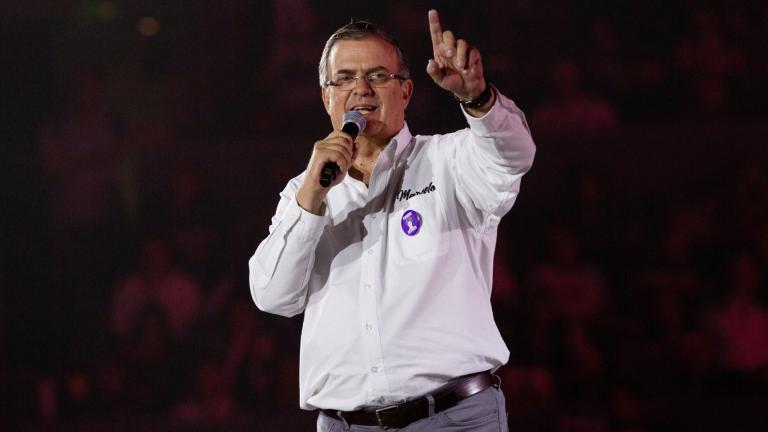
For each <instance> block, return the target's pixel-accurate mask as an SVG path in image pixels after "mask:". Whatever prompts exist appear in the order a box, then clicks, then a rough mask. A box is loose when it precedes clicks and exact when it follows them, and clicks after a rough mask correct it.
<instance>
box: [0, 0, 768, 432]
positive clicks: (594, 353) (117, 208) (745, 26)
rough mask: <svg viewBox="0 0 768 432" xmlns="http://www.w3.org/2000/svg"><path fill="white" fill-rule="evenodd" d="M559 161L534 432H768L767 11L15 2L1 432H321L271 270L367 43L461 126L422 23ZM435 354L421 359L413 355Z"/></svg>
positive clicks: (503, 317)
mask: <svg viewBox="0 0 768 432" xmlns="http://www.w3.org/2000/svg"><path fill="white" fill-rule="evenodd" d="M431 7H435V8H437V9H438V10H439V11H440V12H441V17H442V21H443V24H444V27H446V28H450V29H454V30H455V31H456V32H457V33H458V34H459V35H460V36H461V37H466V38H467V39H468V40H469V41H470V42H471V43H473V44H475V45H477V46H478V47H479V48H480V51H481V52H482V54H483V58H484V62H485V66H486V70H487V76H488V78H489V80H490V81H492V82H493V83H495V84H496V85H497V86H498V87H499V88H500V89H501V90H502V91H503V92H504V93H505V94H506V95H508V96H509V97H511V98H513V99H514V100H515V101H516V102H517V103H518V104H519V105H520V107H521V108H522V109H523V110H524V111H525V112H526V113H527V116H528V120H529V123H530V126H531V129H532V132H533V136H534V139H535V140H536V143H537V145H538V153H537V160H536V162H535V164H534V167H533V170H532V171H531V172H530V173H529V174H528V175H527V176H526V177H525V179H524V181H523V186H522V191H521V194H520V196H519V199H518V202H517V205H516V206H515V207H514V208H513V210H512V212H511V213H510V214H509V215H508V216H507V217H506V218H505V220H504V221H503V223H502V225H501V228H500V234H499V245H498V251H497V257H496V273H495V285H494V293H493V296H494V307H495V317H496V320H497V322H498V323H499V326H500V328H501V329H502V333H503V335H504V337H505V340H506V341H507V344H508V345H509V347H510V350H511V357H510V362H509V364H508V365H507V366H506V367H504V368H503V369H502V370H501V371H500V374H501V375H502V376H503V388H504V390H505V393H506V395H507V399H508V405H509V411H510V419H511V423H512V425H513V429H512V430H520V431H558V432H559V431H626V432H630V431H631V432H641V431H655V430H678V431H702V430H729V431H745V430H766V428H767V427H768V419H767V417H766V413H765V409H764V408H765V407H766V406H768V287H767V286H766V282H767V279H766V276H768V214H767V213H768V176H767V175H766V167H768V154H767V153H768V152H767V151H766V132H768V125H767V124H766V119H768V108H766V105H765V101H766V97H767V96H768V56H766V55H765V47H766V46H767V45H768V32H766V29H767V28H768V6H767V4H766V3H764V2H757V1H744V0H732V1H728V2H725V1H673V2H665V3H656V2H646V1H639V0H632V1H627V2H615V1H592V2H567V1H542V2H536V1H528V0H511V1H485V2H483V1H473V2H448V1H434V2H422V1H404V0H395V1H386V2H382V1H378V2H368V1H355V2H353V1H320V0H263V1H250V2H249V1H244V0H227V1H202V0H186V1H181V0H166V1H150V0H135V1H128V0H126V1H120V0H113V1H102V0H68V1H65V0H59V1H54V0H34V1H19V2H11V1H3V2H2V5H0V59H1V63H0V89H1V92H2V93H0V97H1V98H2V99H0V112H1V113H2V129H0V130H1V131H2V135H0V136H1V137H2V141H1V143H0V146H1V148H2V150H1V151H0V160H2V163H0V176H1V177H0V180H2V181H0V193H1V195H0V198H1V199H2V212H0V223H1V225H0V227H1V228H2V231H0V233H1V234H2V237H0V239H1V240H2V242H1V244H2V247H1V248H0V260H1V261H0V262H2V266H1V267H0V430H3V431H5V430H20V431H42V430H56V431H81V430H89V431H112V432H114V431H133V430H178V431H208V430H211V431H213V430H227V431H246V430H248V431H253V430H259V431H260V430H275V431H289V430H313V429H314V414H310V413H303V412H301V411H300V410H299V409H298V379H297V371H298V364H297V355H298V343H299V330H300V326H301V318H300V317H297V318H293V319H286V318H279V317H272V316H269V315H267V314H264V313H262V312H260V311H258V310H257V309H256V308H255V306H254V305H253V303H252V301H251V298H250V294H249V291H248V282H247V267H246V263H247V260H248V258H249V257H250V256H251V254H252V253H253V251H254V250H255V248H256V246H257V244H258V242H259V241H260V240H261V239H262V238H263V237H264V236H265V234H266V232H267V227H268V224H269V219H270V217H271V215H272V212H273V211H274V207H275V205H276V204H277V201H278V192H279V191H280V190H281V189H282V187H283V186H284V184H285V182H286V181H287V180H288V179H289V178H291V177H292V176H294V175H296V174H298V173H299V172H300V171H301V170H302V169H303V167H304V166H305V164H306V161H307V160H308V157H309V154H310V150H311V145H312V143H313V142H314V141H315V140H316V139H318V138H320V137H323V136H325V135H326V134H327V133H328V131H329V128H330V126H329V122H328V120H327V117H326V115H325V112H324V110H323V107H322V104H321V100H320V89H319V86H318V79H317V66H316V65H317V62H318V60H319V57H320V52H321V50H322V47H323V44H324V42H325V39H326V38H327V36H328V35H330V34H331V33H332V32H333V31H334V30H335V29H336V28H338V27H340V26H341V25H343V24H344V23H346V22H347V21H348V20H349V19H350V18H351V17H355V18H367V19H371V20H374V21H377V22H379V23H381V24H383V25H384V26H385V27H386V28H388V29H390V31H391V32H392V33H394V34H395V35H396V36H397V37H398V38H399V40H400V42H401V44H402V45H403V46H404V49H405V51H406V53H407V54H408V55H409V57H410V60H411V70H412V75H413V77H414V81H415V84H416V94H415V97H414V100H413V103H412V105H411V107H410V108H409V111H408V118H407V120H408V121H409V125H410V127H411V130H413V131H414V132H415V133H421V134H427V133H436V132H447V131H452V130H456V129H458V128H462V127H464V121H463V117H462V115H461V113H460V110H459V108H458V107H457V105H456V104H455V103H453V102H452V100H451V98H450V97H449V95H447V94H445V93H443V92H442V91H440V90H439V89H437V88H436V86H434V85H433V84H432V83H431V81H430V80H429V78H428V77H427V75H426V73H425V72H424V68H425V66H426V63H427V59H428V58H429V57H430V54H431V45H430V39H429V35H428V31H427V18H426V12H427V9H428V8H431ZM414 355H418V353H414Z"/></svg>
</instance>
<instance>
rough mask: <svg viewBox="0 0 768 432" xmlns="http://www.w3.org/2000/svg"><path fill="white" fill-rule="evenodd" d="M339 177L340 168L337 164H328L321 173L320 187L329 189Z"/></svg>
mask: <svg viewBox="0 0 768 432" xmlns="http://www.w3.org/2000/svg"><path fill="white" fill-rule="evenodd" d="M337 175H339V166H338V165H336V162H326V163H325V165H323V170H322V171H320V186H322V187H329V186H330V185H331V183H333V181H334V180H336V176H337Z"/></svg>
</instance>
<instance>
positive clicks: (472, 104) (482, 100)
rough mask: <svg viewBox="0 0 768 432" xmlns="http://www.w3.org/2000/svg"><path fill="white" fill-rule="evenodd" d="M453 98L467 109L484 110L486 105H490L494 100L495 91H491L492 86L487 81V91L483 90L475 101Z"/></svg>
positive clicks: (455, 96) (454, 96)
mask: <svg viewBox="0 0 768 432" xmlns="http://www.w3.org/2000/svg"><path fill="white" fill-rule="evenodd" d="M453 98H454V99H456V100H457V101H458V102H459V104H461V106H463V107H464V108H467V109H477V108H482V107H484V106H485V105H487V104H488V101H490V100H491V99H493V89H491V84H490V83H488V82H487V81H486V83H485V89H484V90H483V92H482V93H480V95H478V96H477V97H476V98H474V99H469V100H468V99H463V98H461V97H459V96H457V95H455V94H454V95H453Z"/></svg>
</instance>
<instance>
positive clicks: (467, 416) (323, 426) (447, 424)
mask: <svg viewBox="0 0 768 432" xmlns="http://www.w3.org/2000/svg"><path fill="white" fill-rule="evenodd" d="M393 431H399V432H425V431H437V432H508V429H507V411H506V408H505V405H504V393H502V392H501V390H499V389H498V388H496V387H495V386H491V387H488V388H487V389H485V390H483V391H481V392H480V393H477V394H475V395H472V396H470V397H468V398H466V399H462V400H461V401H459V403H458V404H457V405H456V406H455V407H452V408H449V409H447V410H445V411H441V412H439V413H437V414H435V415H433V416H430V417H426V418H423V419H421V420H419V421H416V422H413V423H411V424H409V425H408V426H406V427H404V428H401V429H384V428H381V427H379V426H360V425H351V427H350V426H348V425H346V424H345V423H344V422H343V421H341V420H339V419H336V418H333V417H330V416H328V415H326V414H323V413H322V412H321V413H320V415H319V416H318V418H317V432H393Z"/></svg>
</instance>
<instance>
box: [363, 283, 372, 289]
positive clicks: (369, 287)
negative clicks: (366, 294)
mask: <svg viewBox="0 0 768 432" xmlns="http://www.w3.org/2000/svg"><path fill="white" fill-rule="evenodd" d="M363 288H365V289H367V290H369V289H371V286H370V285H368V284H365V285H363Z"/></svg>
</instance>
